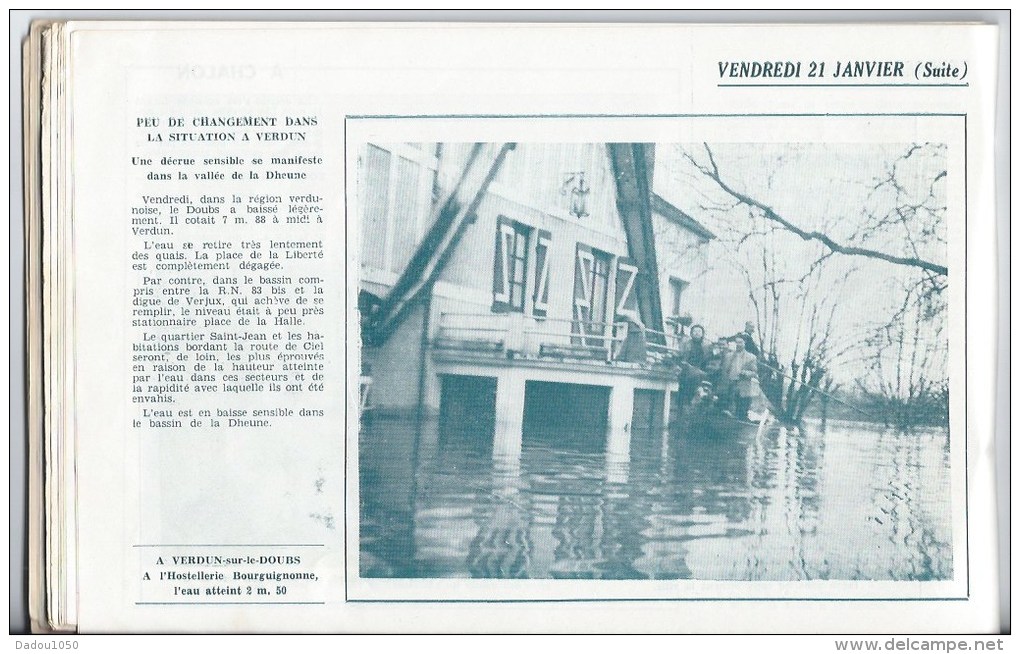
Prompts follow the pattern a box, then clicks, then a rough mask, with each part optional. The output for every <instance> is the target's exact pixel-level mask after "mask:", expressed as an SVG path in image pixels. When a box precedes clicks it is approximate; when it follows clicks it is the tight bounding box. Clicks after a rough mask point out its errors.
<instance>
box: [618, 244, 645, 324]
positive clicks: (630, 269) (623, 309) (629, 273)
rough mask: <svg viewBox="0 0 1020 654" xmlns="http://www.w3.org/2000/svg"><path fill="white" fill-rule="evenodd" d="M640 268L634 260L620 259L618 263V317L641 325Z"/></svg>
mask: <svg viewBox="0 0 1020 654" xmlns="http://www.w3.org/2000/svg"><path fill="white" fill-rule="evenodd" d="M637 281H638V267H637V266H636V265H635V262H634V260H633V259H627V258H625V257H620V258H619V259H617V262H616V315H617V316H625V317H627V318H630V319H631V320H633V321H634V322H635V323H637V324H639V325H640V324H641V311H640V310H639V308H638V301H637V288H636V286H637Z"/></svg>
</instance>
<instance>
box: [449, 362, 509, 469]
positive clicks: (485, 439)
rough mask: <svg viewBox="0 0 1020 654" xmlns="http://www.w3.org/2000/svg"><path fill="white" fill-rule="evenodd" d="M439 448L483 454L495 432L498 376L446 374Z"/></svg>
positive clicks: (490, 447)
mask: <svg viewBox="0 0 1020 654" xmlns="http://www.w3.org/2000/svg"><path fill="white" fill-rule="evenodd" d="M441 381H442V389H441V394H440V398H439V447H440V449H443V450H451V449H454V450H459V451H466V452H471V453H478V454H484V453H487V452H492V440H493V437H494V436H495V434H496V378H495V377H469V376H466V375H443V376H442V377H441Z"/></svg>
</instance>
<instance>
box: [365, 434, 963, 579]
mask: <svg viewBox="0 0 1020 654" xmlns="http://www.w3.org/2000/svg"><path fill="white" fill-rule="evenodd" d="M449 427H450V426H449V425H440V424H437V422H436V421H431V422H426V423H424V424H423V426H422V428H421V429H420V430H416V428H415V423H414V422H413V421H408V420H384V419H381V418H378V419H375V420H373V421H370V422H367V423H366V424H365V425H364V426H363V429H362V433H361V440H360V456H361V460H360V474H361V478H360V479H361V483H360V498H361V515H360V519H361V523H360V548H361V556H360V572H361V576H362V577H428V578H435V577H466V578H472V577H473V578H541V579H705V580H773V581H786V580H807V579H872V580H938V579H947V578H951V577H952V574H953V551H952V529H951V510H950V482H949V447H948V439H947V437H946V434H945V432H944V431H942V430H933V431H930V432H919V433H917V432H915V433H898V432H896V431H894V430H888V429H883V428H881V427H878V426H875V425H863V424H856V423H846V422H844V423H833V422H830V423H829V424H828V425H827V426H826V427H825V428H824V429H823V428H822V426H821V425H820V424H818V423H809V424H807V425H805V426H804V427H803V428H801V429H792V428H787V427H780V426H777V425H771V426H767V427H765V428H762V429H758V430H755V429H753V428H747V429H745V430H744V431H737V432H732V433H712V434H706V433H689V434H683V433H668V432H664V430H663V429H662V428H661V427H660V428H655V427H654V426H653V427H651V428H648V429H636V430H635V431H634V433H633V435H632V440H631V448H630V454H629V456H624V457H620V456H618V455H610V454H607V453H605V452H604V451H603V449H604V448H602V443H604V442H605V437H604V435H603V436H599V437H597V438H596V437H593V438H592V439H590V440H589V441H588V442H587V444H584V443H581V444H579V443H578V442H577V439H565V441H564V444H562V445H557V444H556V443H557V441H556V439H555V438H532V437H529V435H528V433H527V431H525V438H524V443H523V447H522V450H521V452H520V456H519V458H518V457H515V456H511V457H509V458H499V457H497V458H495V459H494V457H493V455H492V450H491V442H492V441H491V439H492V431H491V430H492V428H493V427H492V425H491V424H490V425H485V424H484V423H479V424H475V425H474V426H469V427H458V428H457V430H456V433H453V434H452V435H451V434H450V433H449ZM495 428H496V429H498V428H499V426H498V425H496V427H495ZM554 433H555V432H554ZM592 443H594V444H595V445H594V446H592Z"/></svg>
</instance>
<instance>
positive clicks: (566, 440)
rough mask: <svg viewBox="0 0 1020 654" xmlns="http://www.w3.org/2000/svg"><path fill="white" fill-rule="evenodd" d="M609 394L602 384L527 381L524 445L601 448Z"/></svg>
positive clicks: (573, 448) (604, 433)
mask: <svg viewBox="0 0 1020 654" xmlns="http://www.w3.org/2000/svg"><path fill="white" fill-rule="evenodd" d="M609 393H610V389H609V388H608V387H606V386H584V385H581V384H561V383H553V382H537V381H529V382H528V383H527V385H526V387H525V393H524V434H523V439H524V445H529V444H536V445H544V446H547V447H554V448H556V449H568V450H574V451H582V452H601V451H603V450H604V449H605V446H606V429H607V426H608V420H609Z"/></svg>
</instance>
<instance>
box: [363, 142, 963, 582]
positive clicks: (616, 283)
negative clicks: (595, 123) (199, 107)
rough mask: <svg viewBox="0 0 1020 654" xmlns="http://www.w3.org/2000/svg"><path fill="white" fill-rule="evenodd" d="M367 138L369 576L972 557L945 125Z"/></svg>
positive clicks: (632, 575) (829, 565) (725, 570)
mask: <svg viewBox="0 0 1020 654" xmlns="http://www.w3.org/2000/svg"><path fill="white" fill-rule="evenodd" d="M350 147H352V148H356V152H355V153H354V154H353V155H351V156H350V157H349V161H355V160H356V162H357V168H356V170H350V171H349V174H351V175H352V176H355V177H356V179H355V180H354V181H352V185H354V186H353V187H354V188H355V189H356V193H357V203H356V205H352V209H353V210H354V213H352V214H351V215H350V216H349V218H348V220H349V221H356V222H357V225H358V232H359V240H360V244H359V246H358V252H356V253H354V254H355V256H358V257H359V258H360V259H359V270H360V279H359V285H358V289H359V292H358V298H357V304H358V310H359V314H360V336H361V344H360V384H359V387H360V388H359V403H360V415H359V421H360V432H359V434H358V436H357V439H356V440H357V466H358V471H359V478H358V479H359V481H358V496H359V504H360V506H359V507H358V511H359V515H358V516H357V519H358V521H359V530H358V533H359V539H360V540H359V543H358V552H359V558H358V563H357V570H358V573H359V575H360V577H361V578H365V579H368V578H483V579H631V580H642V579H697V580H733V581H801V580H882V581H904V580H910V581H937V580H949V579H952V578H953V577H954V567H955V566H958V565H962V562H963V559H962V558H961V557H962V555H963V553H962V552H959V551H954V535H955V534H956V531H955V530H958V529H960V528H961V525H959V524H957V525H954V524H953V516H954V512H953V510H952V508H953V507H952V492H951V490H952V483H951V479H952V475H951V470H952V466H951V457H950V451H951V447H950V429H949V426H950V420H949V411H950V381H949V380H950V368H951V366H950V356H949V353H950V338H949V335H950V329H949V312H948V308H947V307H948V306H949V284H948V279H949V277H948V269H949V264H948V254H947V253H948V247H947V241H948V237H947V222H948V221H949V220H950V219H952V220H963V217H962V216H950V215H948V212H949V209H948V207H949V206H950V203H949V201H948V199H947V196H948V194H949V192H948V191H947V180H948V179H950V177H951V175H952V174H953V171H951V170H950V166H949V156H948V154H949V152H948V150H949V145H948V144H947V143H945V142H928V141H913V140H906V139H905V140H903V141H898V142H882V143H874V142H859V143H855V142H846V141H840V142H792V141H791V142H785V143H758V142H726V141H718V140H717V141H707V142H702V141H698V140H695V139H692V140H691V141H690V142H661V143H645V142H591V143H557V142H542V143H536V142H519V143H509V142H480V143H469V142H439V143H437V142H399V143H389V142H366V143H359V144H352V145H351V146H350Z"/></svg>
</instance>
